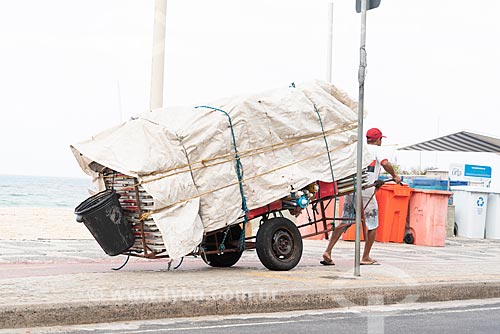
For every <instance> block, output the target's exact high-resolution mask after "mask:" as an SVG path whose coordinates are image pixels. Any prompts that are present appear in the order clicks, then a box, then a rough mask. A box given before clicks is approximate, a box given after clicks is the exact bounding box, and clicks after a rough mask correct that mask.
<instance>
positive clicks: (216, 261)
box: [201, 225, 243, 268]
mask: <svg viewBox="0 0 500 334" xmlns="http://www.w3.org/2000/svg"><path fill="white" fill-rule="evenodd" d="M240 235H241V227H240V225H234V226H232V227H231V228H230V229H229V232H228V233H227V236H226V240H225V241H224V246H225V247H226V249H227V250H229V249H231V250H233V249H235V248H233V246H228V245H231V244H234V242H233V241H235V242H236V243H237V242H238V241H239V239H240ZM223 238H224V232H218V233H216V234H213V235H210V236H208V237H207V238H206V240H205V243H204V247H205V249H206V250H217V245H219V244H220V243H221V242H222V239H223ZM215 240H217V242H215ZM236 247H238V246H236ZM241 254H243V251H236V252H227V251H226V252H224V253H222V254H204V253H202V256H201V258H202V259H203V261H205V263H206V264H208V265H209V266H212V267H219V268H220V267H231V266H232V265H234V264H236V262H238V260H239V259H240V257H241Z"/></svg>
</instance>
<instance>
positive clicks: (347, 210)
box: [342, 189, 378, 231]
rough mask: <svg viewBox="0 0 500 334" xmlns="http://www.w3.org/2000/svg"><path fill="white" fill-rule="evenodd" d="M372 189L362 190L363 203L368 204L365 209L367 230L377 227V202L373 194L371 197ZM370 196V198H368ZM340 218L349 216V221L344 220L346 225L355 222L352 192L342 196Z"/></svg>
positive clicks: (354, 203) (354, 205) (354, 202)
mask: <svg viewBox="0 0 500 334" xmlns="http://www.w3.org/2000/svg"><path fill="white" fill-rule="evenodd" d="M370 190H372V189H366V190H363V205H366V203H368V201H370V202H369V203H368V205H367V206H366V209H365V225H366V228H367V229H368V231H370V230H374V229H376V228H377V227H378V203H377V199H376V198H375V196H373V197H372V194H373V192H372V191H370ZM370 198H371V200H370ZM342 218H350V219H352V220H351V221H348V222H346V224H347V225H348V226H351V225H352V224H354V223H356V200H355V198H354V194H349V195H346V196H344V207H343V210H342Z"/></svg>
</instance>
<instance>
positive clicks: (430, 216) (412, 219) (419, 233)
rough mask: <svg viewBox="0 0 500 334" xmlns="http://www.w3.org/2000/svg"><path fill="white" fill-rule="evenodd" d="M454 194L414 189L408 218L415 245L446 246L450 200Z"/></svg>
mask: <svg viewBox="0 0 500 334" xmlns="http://www.w3.org/2000/svg"><path fill="white" fill-rule="evenodd" d="M452 194H453V193H452V192H450V191H443V190H422V189H413V192H412V194H411V197H410V206H409V212H408V216H409V227H410V231H411V233H412V234H413V243H414V244H415V245H422V246H444V244H445V241H446V221H447V214H448V199H449V197H450V196H451V195H452Z"/></svg>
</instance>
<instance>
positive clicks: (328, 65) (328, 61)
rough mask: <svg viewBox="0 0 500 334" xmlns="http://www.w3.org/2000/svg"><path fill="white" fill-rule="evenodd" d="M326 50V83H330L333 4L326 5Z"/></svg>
mask: <svg viewBox="0 0 500 334" xmlns="http://www.w3.org/2000/svg"><path fill="white" fill-rule="evenodd" d="M327 36H328V44H327V45H328V49H327V56H326V81H328V82H330V83H331V82H332V62H333V2H329V3H328V34H327Z"/></svg>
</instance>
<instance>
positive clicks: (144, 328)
mask: <svg viewBox="0 0 500 334" xmlns="http://www.w3.org/2000/svg"><path fill="white" fill-rule="evenodd" d="M499 319H500V299H486V300H469V301H453V302H440V303H422V304H400V305H387V306H385V305H381V306H380V305H378V306H370V307H355V308H350V309H339V310H335V311H329V310H324V311H303V312H287V313H281V314H250V315H238V316H226V317H198V318H182V319H159V320H148V321H134V322H119V323H107V324H92V325H78V326H66V327H45V328H29V329H15V330H12V329H11V330H8V329H5V330H0V334H6V333H9V334H15V333H22V334H28V333H29V334H35V333H39V334H41V333H47V334H48V333H50V334H54V333H58V334H60V333H74V334H83V333H85V334H146V333H147V334H151V333H159V334H161V333H187V334H188V333H189V334H195V333H200V334H201V333H204V334H211V333H213V334H223V333H228V334H229V333H232V334H234V333H249V332H252V333H263V334H267V333H287V334H295V333H297V334H299V333H300V334H303V333H307V334H323V333H324V334H326V333H367V334H375V333H377V334H378V333H384V334H391V333H394V334H396V333H397V334H409V333H425V334H438V333H439V334H443V333H454V334H460V333H492V334H493V333H495V334H496V333H499V332H500V320H499Z"/></svg>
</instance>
